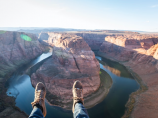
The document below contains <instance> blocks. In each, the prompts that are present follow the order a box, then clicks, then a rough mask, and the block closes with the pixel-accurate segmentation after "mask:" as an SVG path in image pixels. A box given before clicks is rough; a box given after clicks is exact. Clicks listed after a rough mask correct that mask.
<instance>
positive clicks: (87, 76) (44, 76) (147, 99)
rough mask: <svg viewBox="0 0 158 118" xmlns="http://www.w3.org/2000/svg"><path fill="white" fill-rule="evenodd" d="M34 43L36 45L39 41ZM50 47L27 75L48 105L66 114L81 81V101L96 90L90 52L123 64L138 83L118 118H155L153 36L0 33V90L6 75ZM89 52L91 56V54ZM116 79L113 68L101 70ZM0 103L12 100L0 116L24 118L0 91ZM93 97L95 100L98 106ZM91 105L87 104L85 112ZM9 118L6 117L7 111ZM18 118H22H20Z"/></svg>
mask: <svg viewBox="0 0 158 118" xmlns="http://www.w3.org/2000/svg"><path fill="white" fill-rule="evenodd" d="M38 40H39V41H38ZM48 46H50V47H51V48H52V49H53V51H52V56H51V57H50V58H48V59H47V60H46V61H44V63H42V65H41V66H40V67H39V68H38V69H37V71H36V72H34V73H32V75H31V83H32V85H33V86H34V87H35V85H36V83H37V82H39V81H42V82H43V83H44V84H45V86H46V89H47V96H46V99H47V100H48V102H49V104H52V105H56V106H60V107H63V108H67V109H70V106H71V105H72V104H71V103H72V92H71V91H72V85H73V82H74V81H75V80H78V79H79V80H80V81H81V82H82V83H83V86H84V88H85V89H84V96H85V100H86V99H87V100H90V97H89V96H90V95H91V94H93V93H95V92H96V91H97V90H98V91H99V92H100V94H99V95H101V93H102V92H101V91H100V90H99V87H100V84H101V80H100V77H99V71H100V67H99V62H98V60H97V59H96V58H95V55H94V53H93V51H95V52H96V54H97V55H99V56H101V57H105V58H108V59H110V60H114V61H116V62H119V63H120V64H122V65H124V66H125V67H126V68H127V69H128V70H129V71H130V72H131V73H132V75H133V76H134V77H135V79H136V80H137V82H138V83H139V84H140V89H139V90H138V91H136V92H134V93H132V94H131V95H130V98H129V101H128V102H127V104H126V107H127V110H126V112H125V114H124V116H123V118H128V117H132V118H141V117H143V118H149V117H152V118H156V117H158V114H157V112H156V111H158V104H157V102H158V99H157V98H158V94H157V90H158V87H157V85H158V79H157V76H158V60H157V59H158V35H157V34H140V33H138V32H127V31H122V32H121V31H110V30H107V31H106V30H102V31H83V32H81V31H80V32H63V33H61V32H60V33H54V32H44V33H40V34H39V36H38V38H37V34H36V35H35V34H29V33H24V32H8V31H7V32H6V31H1V32H0V52H1V53H0V88H1V89H4V85H3V83H4V82H5V81H6V80H5V78H6V77H7V75H8V73H9V74H11V73H12V72H14V71H15V70H16V69H18V68H19V67H20V66H22V65H25V64H27V63H28V62H29V61H31V60H32V59H34V58H36V57H37V56H38V55H40V54H42V53H43V52H44V51H45V50H46V49H47V47H48ZM92 50H93V51H92ZM104 68H107V69H108V70H111V71H112V73H115V75H117V76H120V74H121V73H120V71H119V70H117V69H113V68H110V67H108V66H106V65H105V66H104ZM1 93H2V94H4V95H3V96H2V97H1V98H0V100H1V101H3V102H1V103H7V101H8V100H9V101H11V102H10V103H11V105H12V107H11V108H10V107H8V105H7V106H5V105H1V107H0V112H1V113H0V116H3V115H4V114H6V112H7V111H9V112H12V113H15V112H16V113H18V114H21V115H23V113H21V112H20V111H19V110H15V111H14V110H12V108H13V106H14V100H13V99H12V98H10V97H6V95H5V89H4V90H3V91H1ZM99 99H100V98H98V99H97V100H96V101H94V102H97V101H99ZM92 104H94V103H88V105H87V107H89V106H91V105H92ZM2 111H3V112H2ZM7 113H8V112H7ZM21 117H26V116H25V115H24V116H21Z"/></svg>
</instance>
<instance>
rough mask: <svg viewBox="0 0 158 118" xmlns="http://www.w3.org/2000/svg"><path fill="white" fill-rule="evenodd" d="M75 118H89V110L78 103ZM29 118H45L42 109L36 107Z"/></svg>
mask: <svg viewBox="0 0 158 118" xmlns="http://www.w3.org/2000/svg"><path fill="white" fill-rule="evenodd" d="M73 116H74V118H89V116H88V112H87V110H86V109H85V108H84V106H83V105H82V103H76V105H75V111H74V114H73ZM29 118H44V116H43V114H42V111H41V109H39V108H37V107H34V108H33V110H32V112H31V114H30V116H29Z"/></svg>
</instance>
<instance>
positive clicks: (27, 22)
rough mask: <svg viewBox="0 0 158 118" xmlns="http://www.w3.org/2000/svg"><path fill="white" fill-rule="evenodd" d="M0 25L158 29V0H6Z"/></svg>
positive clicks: (1, 5) (2, 7)
mask: <svg viewBox="0 0 158 118" xmlns="http://www.w3.org/2000/svg"><path fill="white" fill-rule="evenodd" d="M0 10H1V13H2V14H1V20H0V21H1V22H0V27H1V28H3V27H47V28H49V27H50V28H69V29H87V30H94V29H96V30H98V29H99V30H128V31H147V32H158V27H157V26H158V22H157V21H158V16H157V15H156V13H157V12H158V1H157V0H128V1H127V0H119V1H118V0H111V1H110V0H97V1H95V0H80V1H74V0H66V1H64V0H58V1H57V0H23V1H21V0H14V1H12V0H5V1H1V4H0Z"/></svg>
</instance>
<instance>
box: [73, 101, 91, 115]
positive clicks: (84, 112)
mask: <svg viewBox="0 0 158 118" xmlns="http://www.w3.org/2000/svg"><path fill="white" fill-rule="evenodd" d="M73 115H74V118H89V116H88V112H87V110H86V109H85V108H84V106H83V105H82V103H76V105H75V110H74V114H73Z"/></svg>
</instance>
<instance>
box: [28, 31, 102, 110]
mask: <svg viewBox="0 0 158 118" xmlns="http://www.w3.org/2000/svg"><path fill="white" fill-rule="evenodd" d="M47 42H49V44H50V45H51V46H53V52H52V58H50V59H48V60H47V61H46V62H44V63H43V65H42V66H41V67H40V68H39V69H38V70H37V71H36V73H33V74H32V76H31V82H32V85H33V86H35V85H36V84H37V82H39V81H42V82H43V83H44V84H45V86H46V89H47V97H46V98H47V100H48V102H50V103H51V104H53V105H59V106H62V107H66V106H64V104H67V103H69V102H72V86H73V83H74V81H76V80H80V81H81V82H82V84H83V88H84V90H83V93H84V97H87V96H88V95H90V94H92V93H94V92H95V91H96V90H98V88H99V86H100V77H99V70H100V66H99V62H98V61H97V59H96V58H95V55H94V53H93V52H92V51H91V49H90V47H89V46H88V44H87V43H86V42H85V41H84V40H83V38H82V37H79V36H76V35H70V34H57V33H49V38H48V40H47Z"/></svg>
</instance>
